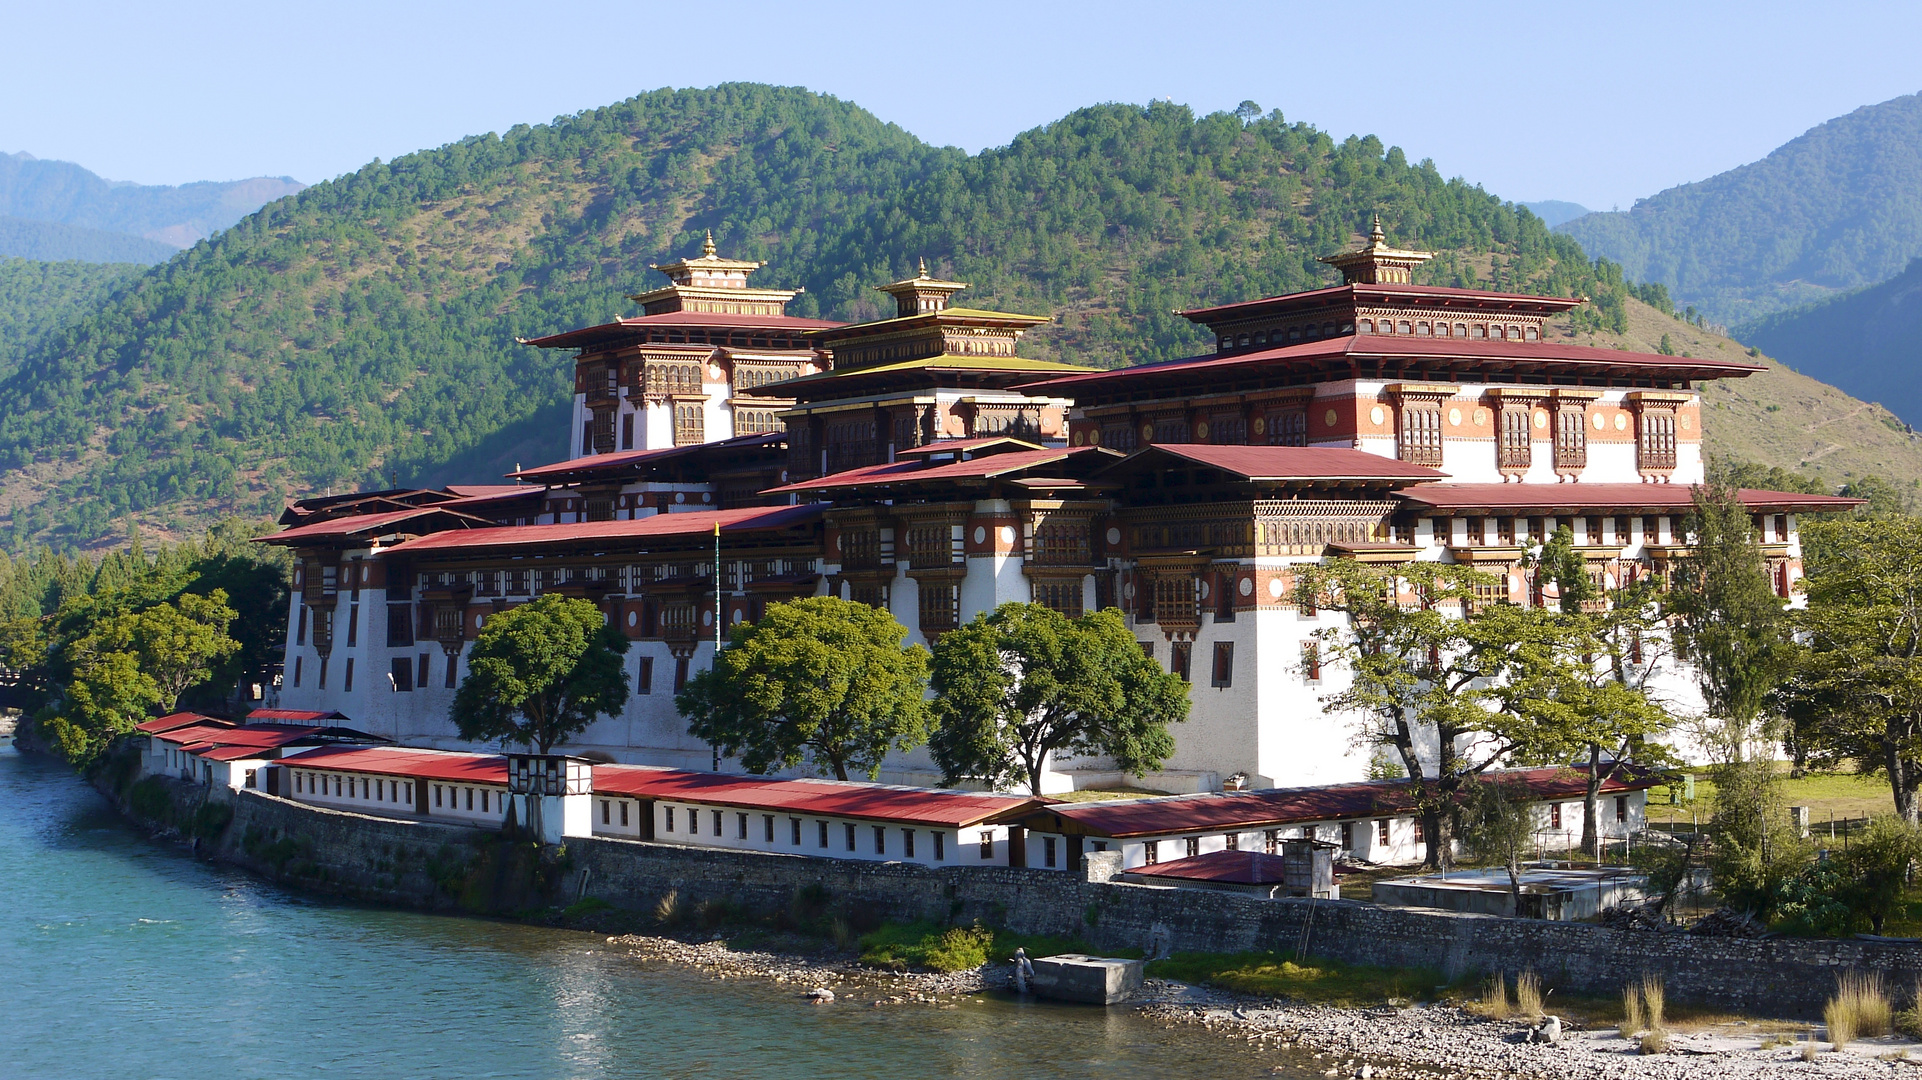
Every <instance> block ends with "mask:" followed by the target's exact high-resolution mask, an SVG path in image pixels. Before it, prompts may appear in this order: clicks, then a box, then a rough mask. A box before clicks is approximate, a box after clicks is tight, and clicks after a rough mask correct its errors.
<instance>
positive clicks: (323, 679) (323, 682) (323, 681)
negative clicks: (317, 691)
mask: <svg viewBox="0 0 1922 1080" xmlns="http://www.w3.org/2000/svg"><path fill="white" fill-rule="evenodd" d="M316 685H318V686H319V687H320V688H321V689H322V690H325V689H327V658H326V657H324V656H323V657H321V658H320V682H319V683H318V684H316Z"/></svg>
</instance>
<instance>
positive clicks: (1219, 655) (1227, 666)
mask: <svg viewBox="0 0 1922 1080" xmlns="http://www.w3.org/2000/svg"><path fill="white" fill-rule="evenodd" d="M1234 683H1235V643H1234V642H1232V641H1217V642H1215V666H1214V671H1213V672H1212V673H1211V674H1210V677H1209V679H1208V685H1210V686H1233V685H1234ZM1229 839H1230V840H1233V839H1234V837H1233V836H1230V837H1229Z"/></svg>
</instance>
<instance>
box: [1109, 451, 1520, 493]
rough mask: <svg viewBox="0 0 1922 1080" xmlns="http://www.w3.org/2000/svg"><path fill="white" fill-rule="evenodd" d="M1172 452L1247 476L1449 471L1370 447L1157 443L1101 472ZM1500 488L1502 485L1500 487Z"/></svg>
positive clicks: (1406, 475) (1404, 475) (1365, 476)
mask: <svg viewBox="0 0 1922 1080" xmlns="http://www.w3.org/2000/svg"><path fill="white" fill-rule="evenodd" d="M1149 454H1167V455H1169V456H1171V457H1178V458H1184V459H1186V460H1188V461H1192V462H1194V463H1196V464H1198V465H1207V466H1210V467H1212V468H1216V469H1220V470H1222V471H1223V472H1230V473H1234V474H1235V475H1237V476H1240V477H1242V478H1243V479H1247V480H1406V481H1416V480H1436V479H1440V478H1442V477H1445V476H1447V475H1448V474H1447V473H1445V472H1441V471H1440V470H1438V469H1431V468H1428V467H1427V466H1424V465H1411V464H1409V463H1408V462H1406V461H1400V460H1397V459H1395V458H1391V457H1383V456H1382V455H1380V454H1371V453H1369V452H1367V451H1366V450H1348V449H1343V448H1341V447H1322V446H1215V445H1212V444H1209V443H1155V444H1154V445H1152V446H1148V447H1144V448H1142V449H1140V450H1137V451H1135V452H1134V453H1133V454H1131V455H1129V457H1128V459H1127V460H1125V461H1118V462H1116V463H1114V464H1113V465H1110V466H1109V467H1108V468H1107V469H1104V470H1102V471H1104V472H1107V471H1112V470H1114V469H1122V468H1126V467H1127V465H1128V462H1130V461H1133V460H1135V459H1136V458H1139V457H1141V456H1143V455H1149ZM1497 486H1499V485H1497Z"/></svg>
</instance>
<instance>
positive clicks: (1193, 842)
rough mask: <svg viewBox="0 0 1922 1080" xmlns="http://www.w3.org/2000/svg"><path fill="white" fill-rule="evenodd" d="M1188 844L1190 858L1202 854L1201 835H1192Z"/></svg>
mask: <svg viewBox="0 0 1922 1080" xmlns="http://www.w3.org/2000/svg"><path fill="white" fill-rule="evenodd" d="M1187 846H1188V857H1189V858H1190V859H1192V858H1194V857H1195V856H1197V855H1199V854H1201V837H1199V836H1190V837H1189V838H1188V840H1187Z"/></svg>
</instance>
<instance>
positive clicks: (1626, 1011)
mask: <svg viewBox="0 0 1922 1080" xmlns="http://www.w3.org/2000/svg"><path fill="white" fill-rule="evenodd" d="M1647 1030H1648V1017H1647V1015H1646V1014H1644V1013H1643V1012H1642V988H1641V987H1639V986H1637V985H1635V984H1634V983H1629V984H1628V985H1627V986H1624V987H1622V1037H1623V1038H1625V1039H1626V1038H1629V1037H1631V1036H1633V1035H1634V1034H1635V1033H1636V1032H1638V1031H1647Z"/></svg>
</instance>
